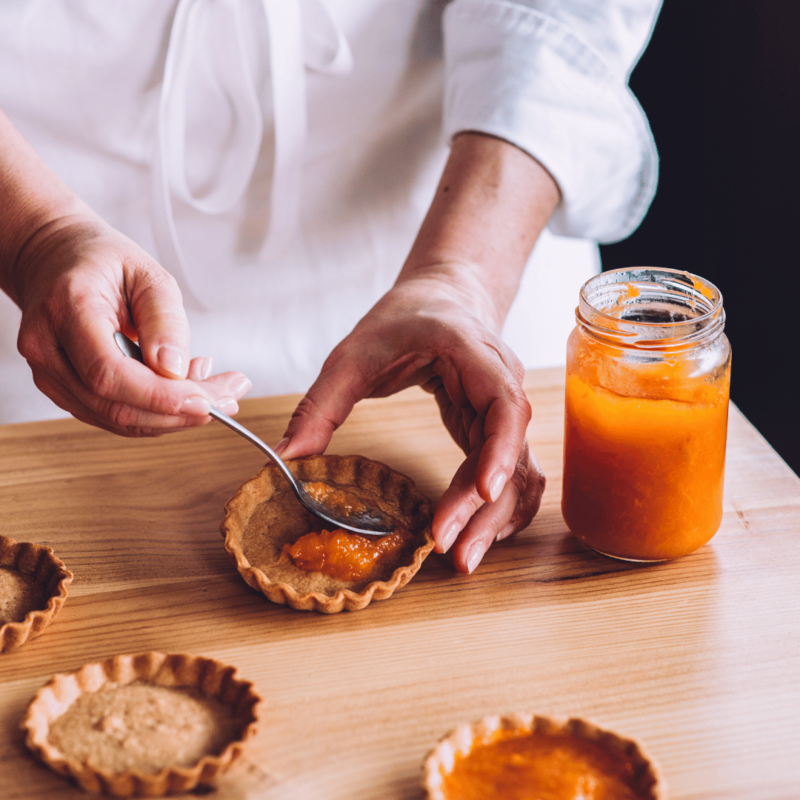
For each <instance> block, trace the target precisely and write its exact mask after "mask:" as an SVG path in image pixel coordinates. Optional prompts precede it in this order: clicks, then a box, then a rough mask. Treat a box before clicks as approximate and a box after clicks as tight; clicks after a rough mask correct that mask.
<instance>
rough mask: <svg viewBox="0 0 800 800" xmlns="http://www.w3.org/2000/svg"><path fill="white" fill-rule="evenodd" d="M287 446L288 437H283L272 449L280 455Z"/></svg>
mask: <svg viewBox="0 0 800 800" xmlns="http://www.w3.org/2000/svg"><path fill="white" fill-rule="evenodd" d="M288 446H289V437H288V436H284V437H283V439H281V440H280V441H279V442H278V444H276V445H275V447H273V448H272V449H273V450H274V451H275V452H276V453H277V454H278V455H280V454H281V453H282V452H283V451H284V450H285V449H286V448H287V447H288Z"/></svg>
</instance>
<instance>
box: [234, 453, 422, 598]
mask: <svg viewBox="0 0 800 800" xmlns="http://www.w3.org/2000/svg"><path fill="white" fill-rule="evenodd" d="M287 464H288V465H289V468H290V469H291V470H292V473H293V474H294V475H296V476H297V477H298V478H299V479H300V480H301V481H322V482H325V483H328V484H330V485H332V486H335V487H338V488H340V489H344V490H345V491H348V492H352V493H354V494H356V495H358V496H359V497H360V498H361V499H363V500H364V501H365V502H367V503H369V504H372V505H374V506H377V507H378V508H380V509H381V510H382V511H383V512H385V513H387V514H389V515H390V516H392V517H394V519H395V520H397V522H399V523H401V524H402V525H403V526H404V527H405V528H407V529H408V531H409V533H410V536H409V538H408V540H407V542H406V544H405V545H404V546H403V548H402V549H401V550H400V551H399V553H398V554H397V555H396V557H394V558H391V559H387V560H386V561H385V562H382V563H381V564H380V565H379V567H378V569H377V571H376V572H375V573H374V574H371V575H370V576H368V578H367V579H365V580H362V581H357V582H348V581H344V580H339V579H336V578H332V577H329V576H327V575H323V574H322V573H319V572H306V571H304V570H302V569H299V568H298V567H296V566H295V565H294V564H293V563H291V561H290V560H287V559H286V558H285V557H284V558H283V559H281V558H280V555H281V551H282V549H283V546H284V545H285V544H293V543H294V542H295V541H297V539H298V538H299V537H300V536H303V535H304V534H306V533H308V532H309V531H312V530H314V531H318V530H321V529H322V528H324V527H327V528H330V525H329V524H326V523H323V522H322V520H319V519H317V518H316V517H315V516H314V515H312V514H310V513H309V512H308V511H306V509H305V508H303V506H302V505H301V504H300V502H299V501H298V500H297V498H296V497H295V496H294V494H293V493H292V491H291V489H290V488H289V485H288V483H287V481H286V479H285V478H284V477H283V475H281V473H280V472H279V471H278V469H277V468H276V467H275V466H273V465H271V464H268V465H267V466H266V467H264V468H263V469H262V470H261V471H260V472H259V473H258V475H256V476H255V477H254V478H252V479H251V480H249V481H248V482H247V483H245V484H244V485H243V486H242V487H241V488H240V489H239V491H238V492H237V493H236V494H235V495H234V496H233V497H232V498H231V499H230V500H229V501H228V502H227V504H226V505H225V517H224V519H223V521H222V524H221V530H222V535H223V536H224V538H225V550H226V551H227V552H228V554H229V556H230V557H231V559H232V560H233V562H234V564H235V565H236V568H237V569H238V571H239V573H240V574H241V576H242V578H244V580H245V581H246V582H247V584H248V585H249V586H251V587H252V588H253V589H256V590H257V591H260V592H262V593H263V594H264V595H265V596H266V597H267V598H268V599H269V600H271V601H272V602H273V603H281V604H286V605H289V606H291V607H292V608H295V609H299V610H302V611H319V612H322V613H325V614H333V613H336V612H339V611H342V610H347V611H355V610H358V609H362V608H364V607H366V606H367V605H369V603H370V602H371V601H372V600H384V599H385V598H387V597H389V596H391V595H392V594H393V593H394V591H395V590H396V589H398V588H400V587H401V586H405V584H406V583H408V582H409V580H411V578H412V577H413V576H414V575H415V574H416V572H417V571H418V570H419V568H420V566H421V565H422V562H423V561H424V559H425V558H426V557H427V555H428V554H429V553H430V552H431V550H432V549H433V535H432V533H431V520H432V518H433V511H432V508H431V503H430V501H429V500H428V498H427V497H425V496H424V495H423V494H422V493H421V492H419V490H418V489H417V488H416V486H415V484H414V481H412V480H411V478H408V477H407V476H405V475H403V474H401V473H400V472H397V471H395V470H393V469H391V468H390V467H388V466H386V465H385V464H381V463H380V462H378V461H372V460H370V459H368V458H365V457H364V456H358V455H351V456H333V455H332V456H309V457H307V458H298V459H294V460H290V461H288V462H287Z"/></svg>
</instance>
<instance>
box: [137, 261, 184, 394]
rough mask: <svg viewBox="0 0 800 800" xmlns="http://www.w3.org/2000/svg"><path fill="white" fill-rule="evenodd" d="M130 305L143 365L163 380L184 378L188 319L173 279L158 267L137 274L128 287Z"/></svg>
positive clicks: (179, 292)
mask: <svg viewBox="0 0 800 800" xmlns="http://www.w3.org/2000/svg"><path fill="white" fill-rule="evenodd" d="M130 305H131V315H132V317H133V325H134V328H135V329H136V334H137V336H138V339H139V347H141V350H142V356H143V357H144V360H145V363H146V364H147V366H148V367H150V369H152V370H153V371H154V372H156V373H158V374H159V375H162V376H164V377H165V378H177V379H183V378H186V377H187V375H188V372H189V320H188V319H187V317H186V311H185V310H184V308H183V299H182V297H181V291H180V289H179V288H178V284H177V282H176V281H175V279H174V278H173V277H172V276H171V275H170V274H169V273H168V272H166V271H165V270H163V269H161V267H156V268H155V269H146V270H143V271H140V272H138V273H137V274H136V277H135V279H134V281H133V285H132V288H131V293H130Z"/></svg>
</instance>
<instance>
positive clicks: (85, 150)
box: [0, 0, 659, 422]
mask: <svg viewBox="0 0 800 800" xmlns="http://www.w3.org/2000/svg"><path fill="white" fill-rule="evenodd" d="M658 6H659V3H658V2H657V1H656V0H608V2H603V3H598V2H596V0H516V2H511V1H510V0H452V1H451V2H447V0H416V1H414V0H172V1H171V2H165V0H109V2H103V3H97V2H93V0H5V1H4V2H3V3H2V4H0V107H1V108H3V110H4V111H5V112H6V113H7V114H8V116H9V118H10V119H11V121H12V122H13V123H14V124H15V125H16V126H17V127H18V128H19V130H20V131H21V133H22V134H23V135H24V136H25V137H26V138H27V140H28V141H29V142H30V143H31V144H32V146H33V147H34V148H35V149H36V151H37V152H38V153H39V155H40V156H41V157H42V158H43V159H44V160H45V161H46V162H47V163H48V164H49V165H50V166H51V167H52V168H53V169H54V170H55V171H56V172H57V173H58V174H59V175H61V177H62V178H63V179H64V180H65V181H66V182H67V183H68V184H69V185H70V186H71V187H72V188H73V189H74V190H75V191H76V193H77V194H79V195H80V196H81V197H82V198H83V199H84V200H85V201H86V202H88V203H89V205H91V206H92V207H93V208H94V209H95V210H96V211H97V212H98V213H100V214H101V216H103V217H104V218H105V219H106V220H107V221H108V222H109V223H111V224H112V225H114V226H115V227H116V228H118V229H119V230H121V231H123V232H124V233H125V234H127V235H128V236H130V237H131V238H132V239H134V240H135V241H136V242H138V243H139V244H140V245H141V246H142V247H144V248H145V249H146V250H147V251H148V252H150V253H151V254H152V255H153V256H154V257H156V258H157V259H158V260H159V261H160V262H161V263H162V264H163V265H164V266H165V267H166V268H167V269H169V270H170V271H171V272H172V273H173V274H174V275H175V276H176V278H177V279H178V282H179V284H180V286H181V289H182V292H183V295H184V300H185V303H186V307H187V312H188V314H189V319H190V323H191V326H192V351H193V352H192V354H193V355H210V356H213V358H214V369H215V371H223V370H228V369H237V370H241V371H243V372H245V373H246V374H247V375H248V377H250V378H251V380H252V381H253V384H254V389H253V394H254V395H259V394H275V393H283V392H301V391H304V390H305V389H307V388H308V386H309V385H310V384H311V382H312V381H313V380H314V378H315V377H316V375H317V373H318V371H319V369H320V367H321V365H322V362H323V360H324V358H325V356H326V355H327V354H328V353H329V352H330V350H331V349H332V348H333V347H334V345H335V344H337V343H338V341H340V340H341V339H342V338H343V337H344V336H345V335H346V334H347V333H348V332H349V331H350V330H351V329H352V327H353V326H354V325H355V323H356V322H357V321H358V319H359V318H360V317H361V316H363V314H364V313H365V312H366V311H367V310H368V309H369V308H370V307H371V306H372V305H373V304H374V302H375V301H376V300H377V299H378V298H379V297H380V296H381V295H382V294H383V293H384V292H385V291H386V290H387V289H388V288H389V287H390V286H391V284H392V283H393V281H394V279H395V277H396V275H397V272H398V271H399V269H400V267H401V266H402V263H403V261H404V259H405V257H406V254H407V253H408V250H409V248H410V246H411V244H412V242H413V239H414V236H415V234H416V231H417V229H418V227H419V225H420V223H421V221H422V218H423V216H424V214H425V211H426V210H427V207H428V205H429V203H430V200H431V198H432V197H433V194H434V191H435V187H436V184H437V181H438V178H439V175H440V174H441V169H442V167H443V165H444V162H445V160H446V157H447V150H448V145H449V142H450V140H451V138H452V136H453V135H454V134H456V133H458V132H459V131H463V130H474V131H483V132H486V133H490V134H493V135H496V136H499V137H502V138H504V139H506V140H508V141H511V142H513V143H514V144H516V145H518V146H519V147H521V148H522V149H524V150H526V151H527V152H529V153H530V154H531V155H533V156H535V157H536V158H537V159H538V160H539V161H540V162H541V163H542V164H543V165H544V166H545V167H546V168H547V169H548V170H549V171H550V173H551V174H552V175H553V176H554V178H555V179H556V181H557V182H558V184H559V187H560V189H561V192H562V195H563V202H562V203H561V205H560V206H559V208H558V209H557V210H556V213H555V214H554V216H553V218H552V220H551V222H550V225H549V226H548V229H547V230H546V231H545V232H544V233H543V234H542V236H541V237H540V240H539V242H538V244H537V246H536V248H535V250H534V252H533V254H532V256H531V259H530V262H529V264H528V266H527V269H526V273H525V276H524V278H523V281H522V285H521V287H520V291H519V294H518V296H517V299H516V301H515V303H514V305H513V306H512V309H511V312H510V314H509V317H508V320H507V322H506V326H505V328H504V337H505V338H506V340H507V341H508V343H509V344H510V345H511V347H512V348H513V349H514V350H515V351H516V352H517V354H518V355H519V356H520V358H521V359H522V361H523V363H524V364H525V365H526V366H528V367H533V366H544V365H548V364H558V363H562V362H563V360H564V348H565V342H566V337H567V335H568V333H569V330H570V329H571V328H572V325H573V321H574V317H573V312H574V308H575V305H576V301H577V294H578V290H579V288H580V286H581V284H582V283H583V281H585V280H586V279H587V278H588V277H590V276H591V274H593V273H594V272H596V271H597V269H598V268H599V259H598V254H597V247H596V242H597V241H613V240H616V239H620V238H623V237H625V236H627V235H628V234H629V233H630V232H631V231H632V230H634V229H635V227H636V226H637V225H638V224H639V222H640V221H641V219H642V217H643V216H644V214H645V212H646V210H647V208H648V206H649V203H650V201H651V200H652V197H653V193H654V191H655V186H656V178H657V155H656V151H655V146H654V143H653V140H652V136H651V134H650V131H649V127H648V124H647V120H646V118H645V116H644V114H643V113H642V111H641V109H640V107H639V105H638V103H637V102H636V99H635V98H634V97H633V95H632V94H631V92H630V90H629V89H628V86H627V79H628V75H629V73H630V70H631V69H632V67H633V65H634V64H635V62H636V60H637V59H638V57H639V55H640V54H641V52H642V50H643V48H644V46H645V45H646V43H647V40H648V38H649V35H650V32H651V30H652V26H653V24H654V21H655V18H656V15H657V12H658ZM19 316H20V315H19V311H18V310H17V309H16V307H15V306H14V305H13V304H12V303H11V301H10V300H9V299H8V298H6V297H4V296H0V376H2V377H0V422H11V421H21V420H27V419H41V418H45V417H53V416H61V415H63V412H61V411H60V409H58V408H56V406H54V405H53V404H52V403H51V402H50V401H49V400H47V398H45V397H44V396H42V395H41V394H39V393H38V391H37V390H36V389H35V387H34V386H33V382H32V380H31V377H30V371H29V369H28V367H27V364H26V363H25V362H24V360H23V359H22V358H21V357H20V356H19V355H18V354H17V353H16V347H15V341H16V333H17V328H18V325H19Z"/></svg>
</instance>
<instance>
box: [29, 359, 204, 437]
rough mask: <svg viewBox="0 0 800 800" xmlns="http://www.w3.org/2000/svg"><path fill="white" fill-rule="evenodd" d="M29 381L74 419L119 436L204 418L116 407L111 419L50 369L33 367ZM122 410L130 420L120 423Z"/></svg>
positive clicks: (162, 430) (171, 427)
mask: <svg viewBox="0 0 800 800" xmlns="http://www.w3.org/2000/svg"><path fill="white" fill-rule="evenodd" d="M33 382H34V384H35V385H36V387H37V388H38V389H39V391H41V392H42V393H43V394H45V395H46V396H47V397H49V398H50V399H51V400H52V401H53V402H54V403H55V404H56V405H57V406H58V407H59V408H62V409H64V410H65V411H67V412H69V413H70V414H72V416H73V417H75V418H76V419H78V420H80V421H81V422H85V423H87V424H88V425H93V426H94V427H96V428H101V429H103V430H106V431H110V432H111V433H116V434H119V435H121V436H128V437H144V436H161V435H162V434H164V433H171V432H174V431H178V430H183V429H184V428H190V427H195V426H197V425H202V424H203V422H204V420H203V419H202V418H200V417H164V416H162V415H156V414H148V413H147V412H142V411H140V410H138V409H132V408H129V409H122V408H121V409H120V410H119V411H115V412H114V413H113V418H114V422H111V421H109V419H106V418H105V417H102V416H100V415H99V414H98V413H97V412H96V411H94V410H93V409H91V408H90V407H89V406H87V405H85V404H84V403H83V402H81V401H80V400H78V398H77V397H76V395H75V393H74V391H72V390H71V389H69V388H67V387H65V386H64V385H63V384H62V383H60V382H59V381H58V380H56V379H54V377H53V375H52V373H49V374H44V373H42V372H41V371H40V370H38V369H34V370H33ZM126 413H127V414H130V419H131V420H132V422H131V424H124V420H125V414H126ZM208 419H210V418H208Z"/></svg>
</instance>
